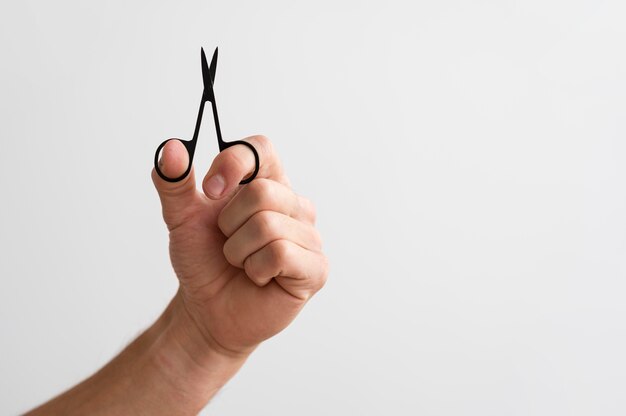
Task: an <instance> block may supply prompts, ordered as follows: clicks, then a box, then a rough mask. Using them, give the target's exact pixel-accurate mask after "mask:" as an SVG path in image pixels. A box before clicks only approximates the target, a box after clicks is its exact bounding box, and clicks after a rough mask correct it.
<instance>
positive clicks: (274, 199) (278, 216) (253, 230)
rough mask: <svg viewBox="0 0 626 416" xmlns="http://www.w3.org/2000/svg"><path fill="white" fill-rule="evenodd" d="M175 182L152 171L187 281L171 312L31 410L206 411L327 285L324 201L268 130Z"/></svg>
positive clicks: (177, 164)
mask: <svg viewBox="0 0 626 416" xmlns="http://www.w3.org/2000/svg"><path fill="white" fill-rule="evenodd" d="M246 140H247V141H249V142H250V143H252V144H253V145H254V146H255V148H256V149H257V151H258V153H259V157H260V160H261V167H260V170H259V174H258V176H257V178H256V179H255V180H254V181H252V182H251V183H249V184H247V185H244V186H239V185H238V183H239V182H240V181H241V180H242V179H243V178H245V177H246V176H247V175H248V174H249V173H250V172H252V170H253V167H254V159H253V155H252V152H250V150H249V149H247V148H246V147H244V146H233V147H230V148H229V149H226V150H225V151H223V152H221V153H220V154H219V155H218V156H217V157H216V158H215V160H214V161H213V165H212V166H211V168H210V169H209V171H208V173H207V174H206V176H205V178H204V180H203V186H202V188H203V192H200V191H198V190H197V189H196V182H195V178H194V171H193V169H192V171H191V173H190V175H189V176H188V177H187V178H186V179H184V180H183V181H181V182H178V183H169V182H166V181H164V180H162V179H161V178H160V177H159V176H158V175H157V174H156V172H155V171H154V170H153V171H152V180H153V182H154V185H155V187H156V189H157V191H158V193H159V197H160V199H161V205H162V208H163V218H164V220H165V223H166V225H167V228H168V230H169V235H170V259H171V261H172V266H173V268H174V271H175V272H176V276H177V277H178V280H179V283H180V285H179V289H178V292H177V293H176V295H175V296H174V298H173V299H172V301H171V302H170V304H169V305H168V307H167V308H166V310H165V311H164V312H163V314H162V315H161V317H159V319H158V320H157V321H156V322H155V323H154V324H153V325H152V326H151V327H150V328H149V329H148V330H146V331H145V332H144V333H143V334H142V335H140V336H139V337H138V338H137V339H136V340H135V341H134V342H133V343H131V344H130V345H129V346H128V347H127V348H126V349H125V350H124V351H122V352H121V353H120V354H119V355H118V356H117V357H115V358H114V359H113V360H112V361H111V362H109V363H108V364H107V365H106V366H105V367H103V368H102V369H101V370H100V371H98V372H97V373H96V374H94V375H93V376H91V377H90V378H88V379H87V380H85V381H83V382H82V383H80V384H79V385H77V386H75V387H73V388H72V389H70V390H69V391H67V392H65V393H63V394H62V395H60V396H58V397H56V398H54V399H52V400H51V401H49V402H48V403H45V404H43V405H42V406H40V407H38V408H36V409H34V410H32V411H31V412H29V413H28V414H29V415H49V414H65V415H74V414H93V415H113V414H116V415H117V414H125V415H143V414H146V415H173V414H176V415H192V414H197V413H198V412H199V411H200V410H201V409H202V408H203V407H204V406H205V405H206V404H207V403H208V402H209V400H210V399H211V397H213V396H214V395H215V393H216V392H217V391H219V389H220V388H221V387H222V386H223V385H224V384H225V383H226V382H227V381H228V380H229V379H230V378H231V377H232V376H233V375H234V374H235V373H236V372H237V371H238V370H239V368H241V366H242V365H243V364H244V362H245V361H246V359H247V357H248V356H249V355H250V354H251V353H252V351H254V349H255V348H256V347H257V346H258V345H259V344H260V343H261V342H263V341H264V340H266V339H268V338H270V337H271V336H273V335H275V334H277V333H278V332H280V331H281V330H283V329H284V328H285V327H286V326H287V325H289V323H290V322H291V321H292V320H293V319H294V318H295V317H296V315H297V314H298V312H299V311H300V310H301V309H302V307H303V306H304V305H305V303H306V302H307V300H308V299H310V297H311V296H313V294H315V293H316V292H317V291H318V290H319V289H320V288H321V287H322V286H323V285H324V283H325V281H326V277H327V274H328V263H327V259H326V257H325V256H324V254H323V253H322V250H321V239H320V236H319V233H318V232H317V230H316V229H315V226H314V224H315V209H314V207H313V204H312V203H311V202H310V201H308V200H307V199H305V198H303V197H301V196H298V195H296V194H295V193H294V192H293V191H292V190H291V189H290V186H289V180H288V179H287V177H286V176H285V174H284V172H283V169H282V167H281V164H280V160H279V159H278V157H277V155H276V153H275V152H274V150H273V147H272V145H271V143H270V141H269V140H268V139H266V138H265V137H263V136H253V137H249V138H247V139H246ZM187 161H188V156H187V153H186V151H185V148H184V146H183V145H182V143H180V142H179V141H177V140H171V141H170V142H168V144H167V145H166V146H165V147H164V149H163V153H162V159H161V170H162V172H163V173H164V174H165V175H167V176H169V177H177V176H179V175H180V174H182V172H184V170H185V169H186V167H187Z"/></svg>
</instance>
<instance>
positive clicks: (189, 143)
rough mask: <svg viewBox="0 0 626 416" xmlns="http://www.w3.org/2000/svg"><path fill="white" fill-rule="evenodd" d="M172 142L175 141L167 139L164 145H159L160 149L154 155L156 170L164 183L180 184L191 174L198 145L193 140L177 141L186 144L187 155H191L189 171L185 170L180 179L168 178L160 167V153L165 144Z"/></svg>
mask: <svg viewBox="0 0 626 416" xmlns="http://www.w3.org/2000/svg"><path fill="white" fill-rule="evenodd" d="M170 140H174V139H167V140H165V141H164V142H163V143H161V144H160V145H159V147H157V149H156V152H155V153H154V169H155V170H156V173H157V174H158V175H159V176H160V177H161V179H163V180H164V181H167V182H180V181H182V180H183V179H185V178H186V177H187V175H189V172H191V166H192V163H193V153H194V150H195V147H196V145H195V143H194V141H193V140H180V139H176V140H180V142H181V143H182V144H184V145H185V148H186V149H187V154H188V155H189V166H187V170H185V172H184V173H183V174H182V175H180V176H179V177H178V178H168V177H167V176H165V175H164V174H163V172H161V168H160V167H159V153H160V152H161V149H163V147H164V146H165V144H166V143H167V142H169V141H170Z"/></svg>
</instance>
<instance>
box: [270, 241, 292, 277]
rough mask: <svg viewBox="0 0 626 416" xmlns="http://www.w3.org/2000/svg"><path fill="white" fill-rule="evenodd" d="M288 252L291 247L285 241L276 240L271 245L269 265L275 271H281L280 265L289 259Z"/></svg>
mask: <svg viewBox="0 0 626 416" xmlns="http://www.w3.org/2000/svg"><path fill="white" fill-rule="evenodd" d="M290 252H291V246H290V245H289V242H287V241H286V240H276V241H274V242H273V243H272V244H271V255H270V259H271V260H270V263H271V264H272V265H273V268H274V269H275V270H280V269H281V265H282V264H284V263H285V262H286V261H287V259H288V258H289V253H290ZM277 273H278V272H277Z"/></svg>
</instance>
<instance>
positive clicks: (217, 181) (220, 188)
mask: <svg viewBox="0 0 626 416" xmlns="http://www.w3.org/2000/svg"><path fill="white" fill-rule="evenodd" d="M225 187H226V181H224V177H223V176H222V175H220V174H217V175H213V176H211V177H210V178H209V179H207V181H206V182H205V183H204V190H205V191H206V193H208V194H209V195H211V196H212V197H215V198H218V197H219V196H220V195H222V192H224V188H225Z"/></svg>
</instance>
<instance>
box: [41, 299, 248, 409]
mask: <svg viewBox="0 0 626 416" xmlns="http://www.w3.org/2000/svg"><path fill="white" fill-rule="evenodd" d="M245 359H246V356H245V355H232V354H226V353H224V352H221V351H217V350H216V349H215V348H212V347H211V346H210V345H209V344H208V343H207V342H206V340H205V339H204V338H203V337H202V335H201V334H200V332H199V331H198V329H197V328H196V327H195V326H194V325H193V323H192V322H191V321H190V319H189V317H188V316H187V314H186V311H185V309H184V306H182V302H180V298H179V295H177V296H176V297H174V299H173V300H172V302H171V303H170V305H169V306H168V307H167V309H166V310H165V311H164V312H163V314H162V315H161V316H160V317H159V319H158V320H157V321H156V322H155V323H154V324H153V325H152V326H151V327H150V328H149V329H148V330H146V331H145V332H144V333H143V334H142V335H140V336H139V337H138V338H137V339H136V340H135V341H133V342H132V343H131V344H130V345H129V346H128V347H126V349H124V350H123V351H122V352H121V353H120V354H119V355H118V356H117V357H115V358H114V359H113V360H112V361H111V362H109V363H108V364H107V365H106V366H105V367H103V368H102V369H101V370H100V371H98V372H97V373H96V374H94V375H93V376H91V377H90V378H88V379H87V380H85V381H83V382H82V383H80V384H79V385H77V386H75V387H74V388H72V389H71V390H69V391H67V392H65V393H63V394H62V395H60V396H58V397H56V398H54V399H53V400H51V401H49V402H48V403H46V404H44V405H42V406H40V407H38V408H37V409H34V410H32V411H31V412H30V413H28V415H48V414H65V415H74V414H94V415H108V414H128V415H140V414H149V415H171V414H180V415H186V414H190V415H191V414H197V413H198V412H199V411H200V409H202V408H203V407H204V406H205V405H206V404H207V403H208V401H209V400H210V399H211V397H213V395H215V393H216V392H217V391H218V390H219V389H220V388H221V387H222V386H223V385H224V384H225V383H226V382H227V381H228V380H229V379H230V378H231V377H232V376H233V375H234V374H235V373H236V372H237V370H238V369H239V368H240V367H241V365H243V363H244V362H245Z"/></svg>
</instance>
